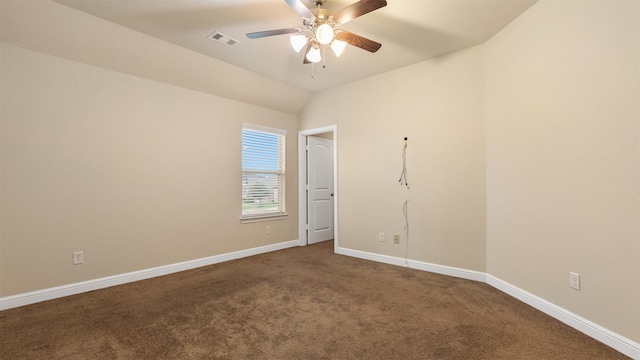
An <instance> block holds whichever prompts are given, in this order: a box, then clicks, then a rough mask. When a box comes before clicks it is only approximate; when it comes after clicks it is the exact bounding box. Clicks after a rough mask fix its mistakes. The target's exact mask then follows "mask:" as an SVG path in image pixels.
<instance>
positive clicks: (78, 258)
mask: <svg viewBox="0 0 640 360" xmlns="http://www.w3.org/2000/svg"><path fill="white" fill-rule="evenodd" d="M80 264H84V251H76V252H74V253H73V265H80Z"/></svg>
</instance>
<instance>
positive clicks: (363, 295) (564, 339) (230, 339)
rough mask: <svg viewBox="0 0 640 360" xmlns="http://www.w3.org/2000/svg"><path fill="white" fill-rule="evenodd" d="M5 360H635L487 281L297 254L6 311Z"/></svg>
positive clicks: (322, 247)
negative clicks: (492, 285) (489, 284)
mask: <svg viewBox="0 0 640 360" xmlns="http://www.w3.org/2000/svg"><path fill="white" fill-rule="evenodd" d="M0 359H7V360H8V359H261V360H264V359H385V360H393V359H402V360H407V359H536V360H537V359H626V357H625V356H623V355H622V354H620V353H619V352H617V351H615V350H613V349H611V348H609V347H607V346H605V345H603V344H601V343H599V342H597V341H596V340H593V339H591V338H589V337H587V336H586V335H583V334H582V333H580V332H578V331H576V330H574V329H572V328H570V327H568V326H566V325H564V324H562V323H561V322H559V321H557V320H555V319H552V318H551V317H549V316H547V315H545V314H543V313H541V312H539V311H537V310H535V309H533V308H532V307H530V306H528V305H526V304H524V303H522V302H519V301H518V300H516V299H514V298H512V297H510V296H508V295H506V294H504V293H501V292H500V291H498V290H496V289H494V288H492V287H490V286H488V285H486V284H482V283H478V282H473V281H468V280H462V279H457V278H451V277H447V276H442V275H437V274H431V273H427V272H422V271H417V270H410V269H406V268H403V267H396V266H391V265H385V264H379V263H375V262H369V261H365V260H359V259H354V258H349V257H345V256H340V255H335V254H333V244H332V242H325V243H321V244H317V245H313V246H307V247H301V248H292V249H287V250H283V251H277V252H273V253H269V254H264V255H258V256H254V257H251V258H246V259H241V260H236V261H231V262H227V263H223V264H217V265H212V266H208V267H204V268H199V269H195V270H191V271H185V272H181V273H178V274H173V275H168V276H163V277H159V278H155V279H150V280H146V281H140V282H137V283H132V284H126V285H121V286H116V287H112V288H108V289H103V290H98V291H93V292H90V293H86V294H81V295H76V296H70V297H66V298H62V299H56V300H51V301H47V302H43V303H38V304H34V305H29V306H24V307H21V308H16V309H11V310H6V311H3V312H0Z"/></svg>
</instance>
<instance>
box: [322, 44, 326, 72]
mask: <svg viewBox="0 0 640 360" xmlns="http://www.w3.org/2000/svg"><path fill="white" fill-rule="evenodd" d="M326 48H327V47H326V46H324V45H322V68H323V69H326V68H327V65H325V63H324V59H326V58H327V57H326V56H325V50H326Z"/></svg>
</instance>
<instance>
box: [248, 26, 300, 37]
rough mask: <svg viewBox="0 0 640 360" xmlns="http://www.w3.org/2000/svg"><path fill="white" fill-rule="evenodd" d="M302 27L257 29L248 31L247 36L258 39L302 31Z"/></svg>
mask: <svg viewBox="0 0 640 360" xmlns="http://www.w3.org/2000/svg"><path fill="white" fill-rule="evenodd" d="M301 30H302V29H300V28H287V29H275V30H265V31H256V32H251V33H247V37H248V38H249V39H258V38H263V37H267V36H275V35H285V34H295V33H298V32H300V31H301Z"/></svg>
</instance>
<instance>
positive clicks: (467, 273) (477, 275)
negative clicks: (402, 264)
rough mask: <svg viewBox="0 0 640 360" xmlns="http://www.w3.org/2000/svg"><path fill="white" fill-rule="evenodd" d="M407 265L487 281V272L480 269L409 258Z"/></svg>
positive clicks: (462, 277) (412, 267) (417, 268)
mask: <svg viewBox="0 0 640 360" xmlns="http://www.w3.org/2000/svg"><path fill="white" fill-rule="evenodd" d="M407 265H408V267H409V268H411V269H416V270H422V271H427V272H431V273H436V274H441V275H447V276H453V277H457V278H461V279H467V280H473V281H479V282H486V274H485V273H483V272H480V271H474V270H466V269H461V268H456V267H452V266H445V265H438V264H432V263H427V262H422V261H416V260H407Z"/></svg>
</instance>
